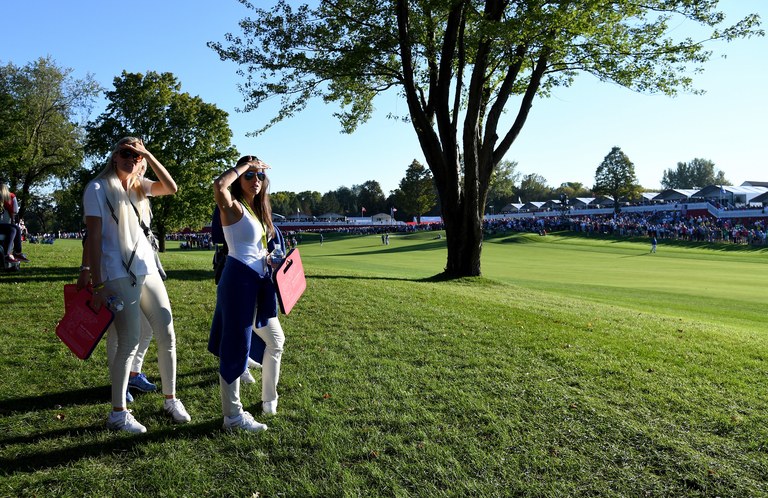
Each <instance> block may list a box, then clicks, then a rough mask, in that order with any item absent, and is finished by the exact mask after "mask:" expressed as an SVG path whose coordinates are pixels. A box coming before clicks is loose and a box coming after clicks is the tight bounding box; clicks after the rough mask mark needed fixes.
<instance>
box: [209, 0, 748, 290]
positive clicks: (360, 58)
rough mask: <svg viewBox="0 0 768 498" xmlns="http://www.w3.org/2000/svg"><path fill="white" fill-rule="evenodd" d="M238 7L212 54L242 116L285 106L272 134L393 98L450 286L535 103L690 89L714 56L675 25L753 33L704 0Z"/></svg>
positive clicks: (386, 0)
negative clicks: (395, 91)
mask: <svg viewBox="0 0 768 498" xmlns="http://www.w3.org/2000/svg"><path fill="white" fill-rule="evenodd" d="M240 2H241V3H243V4H244V5H246V6H247V7H249V8H251V9H253V10H254V13H255V15H253V16H252V17H249V18H247V19H243V20H242V21H240V24H239V25H240V28H241V29H242V32H243V36H236V35H232V34H228V35H226V38H225V39H226V44H222V43H213V42H212V43H210V46H211V47H212V48H213V49H215V50H216V51H217V52H218V54H219V56H220V57H221V58H222V59H228V60H232V61H235V62H237V63H238V64H240V65H242V66H243V67H242V68H241V70H240V71H239V73H240V74H241V75H243V76H245V77H246V81H245V83H243V84H242V85H241V90H242V91H243V93H244V95H245V99H246V105H245V106H244V110H246V111H248V110H252V109H255V108H257V107H259V106H260V105H261V104H262V103H264V102H265V101H267V100H268V99H272V98H273V97H274V96H275V95H279V96H281V98H282V100H281V107H280V109H279V111H278V112H277V114H276V116H275V117H274V118H273V119H272V120H271V121H269V122H268V123H267V124H266V127H268V126H270V125H272V124H274V123H275V122H277V121H279V120H281V119H284V118H287V117H290V116H293V115H295V114H296V113H297V112H299V111H301V110H303V109H304V108H305V106H306V105H307V102H308V101H309V100H310V99H313V98H316V97H320V98H322V99H324V100H325V101H326V102H337V103H339V104H340V105H341V111H340V112H338V113H336V116H337V117H338V118H339V120H340V122H341V126H342V129H343V130H344V131H346V132H352V131H354V130H355V129H356V128H357V126H358V125H359V124H360V123H363V122H365V121H366V120H368V119H369V118H370V117H371V116H372V114H373V112H374V105H373V104H374V99H375V97H376V96H377V95H379V94H380V93H382V92H387V91H389V90H390V89H391V88H393V87H397V88H399V90H400V92H401V94H402V95H403V96H404V98H405V100H406V102H407V107H408V116H407V118H408V119H409V120H410V122H411V124H412V125H413V128H414V130H415V132H416V135H417V137H418V140H419V143H420V145H421V148H422V151H423V153H424V157H425V158H426V162H427V165H428V166H429V168H430V170H431V171H432V173H433V176H434V179H435V185H436V187H437V190H438V193H439V196H440V203H441V211H442V215H443V219H444V221H445V227H446V232H447V235H448V237H447V245H448V258H447V259H448V261H447V264H446V267H445V273H446V275H448V276H464V275H479V274H480V253H481V249H482V217H483V211H484V208H485V205H486V196H487V192H488V185H489V182H490V179H491V175H492V173H493V170H494V168H495V167H496V165H497V164H499V162H500V161H501V160H502V159H503V158H504V156H505V155H506V153H507V152H508V151H509V149H510V147H511V146H512V144H513V143H514V141H515V140H516V139H517V137H518V135H519V133H520V131H521V129H522V127H523V125H524V124H525V122H526V119H527V118H528V113H529V111H530V109H531V107H532V105H533V101H534V98H535V97H536V96H537V95H539V96H547V95H548V94H549V93H550V91H551V90H552V89H553V88H554V87H557V86H567V85H569V84H570V83H571V82H572V81H573V78H574V77H575V76H576V75H577V74H578V73H579V72H585V73H591V74H592V75H594V76H596V77H597V78H598V79H600V80H603V81H610V82H614V83H618V84H619V85H622V86H625V87H627V88H630V89H633V90H638V91H647V92H663V93H666V94H670V95H672V94H675V93H676V92H677V91H678V90H679V89H681V88H682V89H684V90H690V89H691V79H690V77H689V76H688V70H691V69H697V68H698V67H699V66H701V64H702V63H704V62H706V61H707V60H708V58H709V56H710V52H708V51H707V50H706V48H705V45H704V42H703V41H701V40H692V39H690V38H686V39H682V40H675V39H673V38H672V36H674V35H676V34H678V33H680V32H682V31H684V30H681V29H679V26H680V24H681V22H682V21H685V20H689V21H692V23H693V24H700V25H703V26H705V27H709V28H712V33H711V34H710V35H709V36H708V37H705V38H708V39H725V40H730V39H733V38H736V37H744V36H748V35H750V34H753V33H755V32H757V29H756V27H757V26H759V18H758V17H757V16H756V15H752V16H748V17H746V18H745V19H743V20H741V21H739V22H738V23H737V24H735V25H734V26H731V27H727V28H725V29H718V27H719V26H720V25H721V24H722V23H723V22H724V16H723V15H722V14H720V13H718V12H716V11H715V7H716V3H717V2H714V1H712V0H647V1H645V2H640V3H638V2H636V1H634V0H615V1H609V0H602V1H601V0H571V1H560V2H551V1H544V0H521V1H515V2H513V1H510V0H320V1H319V2H317V3H316V4H315V5H316V6H313V7H309V6H307V5H301V6H299V7H295V8H294V7H293V6H291V5H290V4H289V2H288V1H286V0H279V1H277V3H276V4H275V5H274V7H272V8H271V9H270V10H266V9H262V8H257V7H256V6H255V5H254V4H253V3H251V2H250V1H248V0H240ZM513 97H519V98H517V100H515V101H513V100H511V99H512V98H513ZM515 109H516V110H515ZM510 110H512V111H513V112H512V113H511V114H512V115H511V116H510V119H502V118H503V116H504V114H505V112H506V111H510ZM462 158H463V160H462Z"/></svg>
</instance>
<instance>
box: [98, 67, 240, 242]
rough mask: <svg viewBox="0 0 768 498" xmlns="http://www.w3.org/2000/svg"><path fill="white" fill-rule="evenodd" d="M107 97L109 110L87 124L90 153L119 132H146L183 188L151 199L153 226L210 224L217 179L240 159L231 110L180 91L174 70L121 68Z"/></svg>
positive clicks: (103, 150) (102, 151)
mask: <svg viewBox="0 0 768 498" xmlns="http://www.w3.org/2000/svg"><path fill="white" fill-rule="evenodd" d="M107 98H108V99H109V104H108V105H107V109H106V111H105V112H104V113H103V114H102V115H101V116H99V117H98V118H97V119H96V120H95V121H93V122H91V123H89V124H88V127H87V132H88V142H87V145H88V148H87V151H88V153H89V154H90V155H91V156H92V157H94V158H103V157H105V156H106V155H107V154H108V153H109V151H110V150H111V149H112V147H113V145H114V143H115V142H117V140H119V139H120V138H121V137H123V136H128V135H132V136H139V137H142V138H143V139H144V141H145V144H146V146H147V148H148V149H149V150H150V151H151V152H152V153H153V154H154V155H155V157H157V159H158V160H159V161H160V162H161V163H162V164H163V165H164V166H165V167H166V168H167V169H168V171H169V172H170V174H171V176H172V177H173V178H174V180H175V181H176V183H177V185H178V187H179V191H178V192H177V193H176V195H173V196H163V197H158V198H156V199H152V209H153V215H154V217H153V228H154V227H156V228H157V230H158V231H159V232H160V234H161V236H162V235H164V234H165V233H166V232H167V231H173V230H180V229H183V228H185V227H195V228H199V227H201V226H203V225H204V224H205V223H207V222H208V221H209V220H210V217H211V213H212V211H213V195H212V193H211V184H212V182H213V179H214V178H215V176H216V175H217V174H218V173H219V172H220V171H222V170H223V169H224V168H226V167H227V166H228V165H230V164H231V163H232V162H234V161H235V160H236V159H237V151H235V149H234V147H232V145H231V138H232V132H231V130H230V128H229V123H228V121H227V118H228V114H227V113H226V112H225V111H222V110H221V109H219V108H217V107H216V106H215V105H213V104H208V103H206V102H204V101H203V100H202V99H201V98H200V97H197V96H194V97H193V96H191V95H189V94H188V93H182V92H181V84H180V83H179V82H178V80H177V79H176V77H175V76H174V75H173V74H171V73H156V72H153V71H150V72H148V73H147V74H146V75H144V74H140V73H127V72H123V74H122V75H121V76H120V77H118V78H115V81H114V90H111V91H109V92H107ZM147 174H148V176H150V177H151V175H152V173H151V172H147ZM160 238H161V240H162V237H160Z"/></svg>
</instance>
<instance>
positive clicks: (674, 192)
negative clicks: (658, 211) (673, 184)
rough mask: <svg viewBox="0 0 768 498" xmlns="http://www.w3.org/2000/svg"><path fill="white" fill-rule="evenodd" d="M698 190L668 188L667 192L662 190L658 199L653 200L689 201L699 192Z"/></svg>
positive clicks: (657, 196)
mask: <svg viewBox="0 0 768 498" xmlns="http://www.w3.org/2000/svg"><path fill="white" fill-rule="evenodd" d="M698 191H699V190H698V189H693V188H668V189H666V190H662V191H661V192H659V193H658V194H657V195H656V197H654V198H653V200H655V201H682V200H688V199H690V198H691V197H693V195H694V194H695V193H696V192H698Z"/></svg>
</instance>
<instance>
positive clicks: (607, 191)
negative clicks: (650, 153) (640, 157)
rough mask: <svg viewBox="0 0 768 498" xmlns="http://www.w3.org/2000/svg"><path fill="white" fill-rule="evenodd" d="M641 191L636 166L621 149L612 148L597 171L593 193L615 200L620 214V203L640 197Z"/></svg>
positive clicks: (615, 205)
mask: <svg viewBox="0 0 768 498" xmlns="http://www.w3.org/2000/svg"><path fill="white" fill-rule="evenodd" d="M641 190H642V188H641V187H640V184H639V183H638V182H637V176H636V175H635V165H634V164H633V163H632V161H630V160H629V157H627V155H626V154H624V152H623V151H622V150H621V149H620V148H619V147H614V148H612V149H611V152H609V153H608V155H607V156H605V159H603V162H602V163H600V166H598V167H597V171H595V186H594V187H592V191H593V192H594V193H595V194H598V195H605V196H607V197H610V198H611V199H613V202H614V208H615V209H616V212H619V210H620V204H619V201H620V200H621V199H627V200H630V199H634V198H635V197H638V196H639V195H640V192H641Z"/></svg>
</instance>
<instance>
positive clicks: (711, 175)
mask: <svg viewBox="0 0 768 498" xmlns="http://www.w3.org/2000/svg"><path fill="white" fill-rule="evenodd" d="M730 184H731V182H729V181H728V180H727V179H726V178H725V173H723V172H722V171H720V170H715V163H713V162H712V161H710V160H709V159H698V158H696V159H693V160H692V161H691V162H688V163H684V162H679V163H677V168H675V169H668V170H666V171H664V176H663V177H662V179H661V186H662V187H664V188H683V189H692V188H703V187H706V186H708V185H730Z"/></svg>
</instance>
